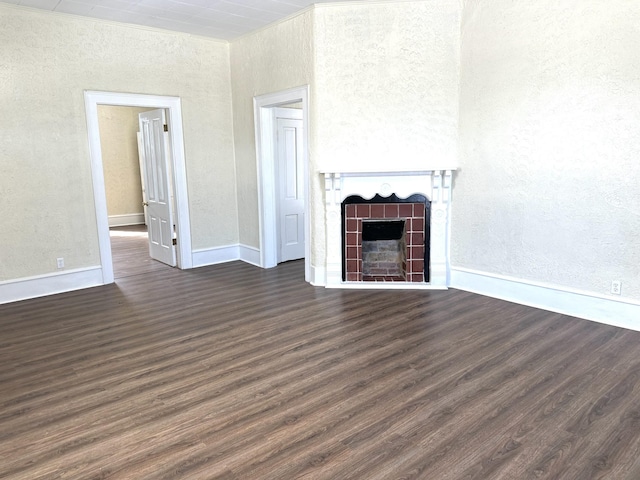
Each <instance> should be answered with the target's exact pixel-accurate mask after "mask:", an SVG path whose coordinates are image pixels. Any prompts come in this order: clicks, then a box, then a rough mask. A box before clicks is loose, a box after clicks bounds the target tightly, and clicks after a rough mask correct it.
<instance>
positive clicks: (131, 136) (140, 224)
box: [98, 105, 169, 282]
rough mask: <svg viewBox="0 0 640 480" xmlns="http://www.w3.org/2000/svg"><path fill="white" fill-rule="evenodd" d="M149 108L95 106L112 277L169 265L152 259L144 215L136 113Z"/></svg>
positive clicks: (153, 269)
mask: <svg viewBox="0 0 640 480" xmlns="http://www.w3.org/2000/svg"><path fill="white" fill-rule="evenodd" d="M150 111H153V110H152V109H149V108H140V107H126V106H116V105H98V124H99V129H100V145H101V152H102V164H103V169H104V183H105V193H106V200H107V213H108V216H109V237H110V239H111V254H112V262H113V272H114V280H115V281H116V282H117V281H118V279H121V278H126V277H130V276H133V275H141V274H145V273H150V272H155V271H157V270H162V269H163V268H169V267H168V266H165V265H164V264H163V263H161V262H158V261H156V260H154V259H153V258H152V256H151V255H150V251H149V233H148V225H147V220H146V216H145V213H146V212H145V206H144V204H145V203H146V198H145V193H146V192H145V182H144V180H143V178H144V177H143V175H142V173H141V172H142V171H143V165H142V164H141V155H140V152H142V151H143V148H144V147H143V145H141V136H140V132H139V130H140V115H141V114H145V113H148V112H150Z"/></svg>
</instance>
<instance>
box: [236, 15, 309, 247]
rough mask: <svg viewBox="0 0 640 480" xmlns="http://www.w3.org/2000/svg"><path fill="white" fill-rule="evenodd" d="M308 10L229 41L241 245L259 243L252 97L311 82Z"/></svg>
mask: <svg viewBox="0 0 640 480" xmlns="http://www.w3.org/2000/svg"><path fill="white" fill-rule="evenodd" d="M311 26H312V22H311V12H310V11H306V12H304V13H302V14H300V15H298V16H296V17H293V18H291V19H289V20H288V21H285V22H282V23H279V24H276V25H274V26H272V27H269V28H266V29H262V30H260V31H258V32H256V33H254V34H251V35H247V36H245V37H243V38H240V39H238V40H236V41H234V42H233V43H232V44H231V83H232V85H233V125H234V140H235V155H236V172H237V178H238V214H239V218H240V226H239V228H240V243H242V244H244V245H248V246H252V247H256V248H258V247H259V246H260V236H259V225H258V218H259V215H258V176H257V164H256V145H255V128H254V118H253V97H255V96H257V95H263V94H265V93H274V92H278V91H281V90H286V89H288V88H292V87H298V86H301V85H307V84H311V83H312V71H313V65H312V61H313V52H312V43H311V40H312V30H311Z"/></svg>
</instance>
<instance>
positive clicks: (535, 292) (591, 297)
mask: <svg viewBox="0 0 640 480" xmlns="http://www.w3.org/2000/svg"><path fill="white" fill-rule="evenodd" d="M450 286H451V287H452V288H457V289H459V290H465V291H468V292H473V293H478V294H481V295H486V296H489V297H494V298H499V299H501V300H507V301H509V302H514V303H519V304H522V305H527V306H530V307H535V308H541V309H543V310H550V311H552V312H557V313H562V314H564V315H570V316H573V317H579V318H584V319H586V320H593V321H596V322H599V323H604V324H607V325H613V326H616V327H622V328H628V329H630V330H638V331H640V302H636V301H634V300H630V299H621V298H610V297H607V296H604V295H598V294H594V293H591V292H584V291H580V290H574V289H569V288H566V287H562V286H559V285H552V284H545V283H540V282H532V281H527V280H521V279H518V278H512V277H507V276H503V275H496V274H492V273H487V272H481V271H476V270H470V269H466V268H460V267H453V268H451V285H450Z"/></svg>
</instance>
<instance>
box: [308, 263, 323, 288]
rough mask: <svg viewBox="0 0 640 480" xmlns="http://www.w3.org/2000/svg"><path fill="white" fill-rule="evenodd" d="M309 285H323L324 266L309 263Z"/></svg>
mask: <svg viewBox="0 0 640 480" xmlns="http://www.w3.org/2000/svg"><path fill="white" fill-rule="evenodd" d="M310 283H311V285H313V286H314V287H324V286H325V285H326V283H327V270H326V269H325V268H324V267H316V266H315V265H311V281H310Z"/></svg>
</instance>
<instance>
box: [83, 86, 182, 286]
mask: <svg viewBox="0 0 640 480" xmlns="http://www.w3.org/2000/svg"><path fill="white" fill-rule="evenodd" d="M99 105H112V106H126V107H140V108H145V109H163V110H166V112H167V123H168V124H169V125H170V128H168V137H169V138H170V142H169V143H170V147H169V148H170V149H171V165H170V170H171V183H172V185H173V187H172V188H173V192H174V199H173V201H174V204H175V218H174V219H173V223H174V225H175V227H174V226H173V225H172V226H171V227H172V228H174V229H175V236H176V240H177V241H176V243H177V248H176V257H177V258H176V260H177V265H178V267H179V268H183V269H186V268H191V267H192V265H193V261H192V256H191V229H190V222H189V207H188V198H187V181H186V166H185V158H184V141H183V132H182V111H181V103H180V99H179V98H178V97H164V96H155V95H143V94H124V93H113V92H85V108H86V114H87V129H88V133H89V147H90V153H91V173H92V180H93V188H94V201H95V209H96V221H97V228H98V243H99V248H100V262H101V268H102V277H103V283H105V284H106V283H113V281H114V268H113V256H112V249H111V238H110V231H109V212H108V208H107V197H106V185H105V176H104V166H103V158H102V149H101V141H100V128H99V122H98V106H99Z"/></svg>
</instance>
